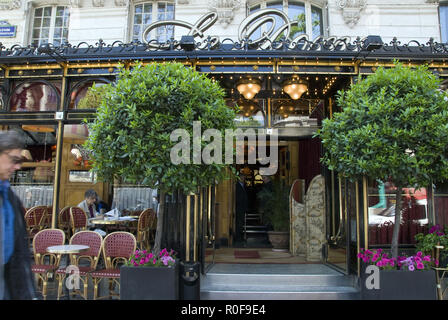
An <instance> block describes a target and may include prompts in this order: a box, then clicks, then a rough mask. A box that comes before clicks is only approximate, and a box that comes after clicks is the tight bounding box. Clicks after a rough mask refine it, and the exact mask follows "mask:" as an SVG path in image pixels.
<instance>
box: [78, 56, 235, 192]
mask: <svg viewBox="0 0 448 320" xmlns="http://www.w3.org/2000/svg"><path fill="white" fill-rule="evenodd" d="M103 87H106V88H107V89H105V92H104V94H103V97H102V100H101V105H100V106H99V108H98V109H97V116H96V119H95V120H94V121H93V123H91V124H89V132H90V134H89V138H88V140H87V141H86V148H87V149H89V151H90V152H91V153H92V160H93V164H92V166H93V170H94V171H95V172H97V174H98V177H99V178H100V179H102V180H105V181H112V180H113V179H114V178H118V177H121V178H123V179H126V180H127V181H129V182H131V183H141V184H143V185H147V186H149V187H152V188H157V189H159V190H161V191H164V192H168V193H171V192H172V191H174V190H177V189H180V190H182V191H184V192H185V193H189V192H194V191H197V188H198V187H199V186H206V185H210V184H214V183H215V182H217V181H220V180H221V179H223V178H225V176H226V174H227V173H226V170H225V168H226V167H227V165H225V164H224V161H222V163H223V164H210V165H206V164H204V163H202V162H201V164H193V161H191V164H178V165H176V164H173V163H172V162H171V159H170V151H171V149H172V147H173V146H174V145H176V144H177V143H178V142H179V141H174V142H173V141H171V140H170V134H171V133H172V132H173V131H174V130H175V129H185V130H187V131H188V132H189V134H190V136H191V137H193V121H201V129H202V133H203V132H204V131H205V130H206V129H209V128H213V129H217V130H219V131H221V133H222V137H223V139H222V140H223V143H224V141H225V139H224V130H225V129H234V128H235V126H234V122H233V120H234V118H235V114H236V113H235V110H233V109H231V108H229V107H227V106H226V104H225V100H224V91H223V89H222V88H221V87H220V86H219V84H218V83H215V82H214V81H212V80H211V79H209V78H207V77H206V75H204V74H200V73H198V72H196V71H194V70H192V69H191V68H188V67H185V66H184V65H182V64H180V63H167V64H157V63H152V64H148V65H146V66H143V65H142V64H141V63H139V64H137V65H136V66H135V67H134V68H132V69H131V70H128V69H125V68H123V67H121V68H120V73H119V76H118V80H117V82H116V83H115V84H108V85H104V86H103ZM192 140H193V139H192V138H191V139H190V154H191V155H193V141H192ZM209 143H210V142H205V141H202V142H201V144H202V148H203V147H204V146H205V145H207V144H209ZM202 148H201V149H202ZM223 150H225V149H224V147H223ZM190 158H192V156H191V157H190ZM223 159H224V156H223Z"/></svg>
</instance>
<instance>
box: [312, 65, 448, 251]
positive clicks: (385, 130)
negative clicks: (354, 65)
mask: <svg viewBox="0 0 448 320" xmlns="http://www.w3.org/2000/svg"><path fill="white" fill-rule="evenodd" d="M439 84H440V81H439V80H438V78H437V77H436V76H434V75H433V74H432V73H431V72H429V71H428V69H427V67H426V66H418V67H416V68H414V69H411V68H408V67H405V66H403V65H402V64H401V63H399V62H396V63H395V67H394V68H390V69H385V68H382V67H380V68H378V69H377V71H376V72H375V73H374V74H372V75H370V76H368V77H367V78H365V79H364V80H361V81H358V82H357V83H356V84H354V85H352V86H351V88H350V89H349V90H347V91H340V92H338V97H337V103H338V105H339V106H340V107H341V108H342V111H341V112H339V113H335V114H334V117H333V118H332V119H326V120H324V121H323V123H322V128H321V130H320V131H319V132H318V136H319V137H320V138H321V139H322V144H323V147H324V150H325V152H324V156H323V158H322V161H323V163H324V164H325V165H327V166H328V168H329V169H330V170H334V171H337V172H339V173H340V174H341V175H342V176H344V177H346V178H349V179H350V180H352V181H353V180H356V179H359V178H361V177H364V176H366V177H369V178H372V179H380V180H382V181H391V182H393V183H394V185H395V186H396V192H395V197H396V202H395V203H396V205H395V225H394V230H393V236H392V243H391V250H392V255H393V257H397V255H398V235H399V227H400V221H401V207H402V203H401V200H402V199H401V194H402V188H403V187H415V188H416V189H419V188H421V187H428V186H430V185H431V184H432V183H433V182H437V181H442V180H445V179H447V178H448V157H447V156H448V144H447V141H448V103H447V100H446V99H447V95H446V93H444V92H442V91H440V90H439Z"/></svg>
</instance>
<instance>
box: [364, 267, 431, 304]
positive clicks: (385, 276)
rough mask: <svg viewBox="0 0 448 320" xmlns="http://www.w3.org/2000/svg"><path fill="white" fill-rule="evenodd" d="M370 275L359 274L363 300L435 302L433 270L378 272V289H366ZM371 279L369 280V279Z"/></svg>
mask: <svg viewBox="0 0 448 320" xmlns="http://www.w3.org/2000/svg"><path fill="white" fill-rule="evenodd" d="M369 276H371V274H370V275H369V274H366V273H365V272H362V273H361V278H360V281H361V283H360V287H361V299H363V300H436V299H437V295H436V294H437V291H436V274H435V271H434V270H425V271H417V270H416V271H401V270H380V271H379V283H380V286H379V289H367V287H366V282H369V283H371V281H369V279H367V278H368V277H369ZM370 279H371V278H370Z"/></svg>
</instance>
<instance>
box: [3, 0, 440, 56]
mask: <svg viewBox="0 0 448 320" xmlns="http://www.w3.org/2000/svg"><path fill="white" fill-rule="evenodd" d="M262 9H278V10H280V11H282V12H283V13H284V16H278V17H276V21H275V23H270V22H267V23H264V24H263V25H262V26H261V27H260V28H258V30H254V32H253V33H252V34H251V35H250V36H249V35H248V34H247V32H248V31H247V29H246V30H242V28H241V25H242V23H244V22H245V19H246V17H248V16H249V15H251V14H253V13H255V12H256V11H259V10H262ZM210 12H216V13H217V15H218V19H217V21H216V22H214V23H211V22H210V20H207V19H201V18H203V17H204V15H206V14H207V13H210ZM252 17H253V15H252ZM282 19H289V21H290V22H291V33H290V36H291V37H292V39H294V38H295V37H297V36H300V35H307V37H308V39H309V40H315V39H316V38H318V37H324V38H327V37H336V38H341V37H346V36H348V37H350V38H351V39H352V40H354V39H355V38H356V37H358V36H359V37H361V38H363V37H366V36H367V35H380V36H381V37H382V39H383V41H384V42H385V43H388V42H390V41H392V39H393V38H394V37H396V38H397V39H398V40H399V41H401V43H402V44H404V43H408V42H410V41H412V40H416V41H418V42H419V43H422V44H425V43H426V42H427V41H429V39H430V38H433V39H434V41H437V42H447V40H448V39H447V37H448V1H447V2H446V3H445V2H443V1H440V2H439V1H437V0H408V1H403V0H395V1H385V0H328V1H325V0H302V1H297V0H273V1H272V0H261V1H260V0H246V1H244V0H176V1H144V0H31V1H26V0H1V1H0V24H1V25H0V27H3V28H5V29H3V31H2V32H0V42H1V43H2V44H3V46H5V47H6V48H9V47H11V46H13V45H16V44H18V45H21V46H28V45H42V44H45V43H52V44H54V45H55V46H58V45H60V44H62V43H64V42H68V43H70V44H72V45H76V44H79V43H81V42H86V43H88V44H92V45H95V44H96V43H97V42H98V40H99V39H102V40H103V41H104V42H105V43H107V44H110V43H113V42H115V41H122V42H125V43H128V42H132V41H135V40H138V41H143V40H144V39H143V38H144V37H145V38H146V39H147V40H150V39H153V40H157V41H158V42H165V40H168V39H170V38H172V37H174V38H175V39H179V38H180V37H181V36H182V35H185V34H187V33H189V32H190V33H191V30H192V29H193V28H194V26H195V25H196V26H197V27H198V29H197V32H196V35H197V36H199V38H200V37H201V34H202V33H203V31H205V30H206V29H207V32H206V35H205V33H204V37H206V36H207V35H211V36H214V37H215V36H216V37H219V38H220V39H221V40H222V39H225V38H230V39H232V40H241V38H242V37H244V36H249V38H251V39H253V40H256V39H258V38H259V37H261V36H262V34H263V32H267V33H269V32H271V31H272V32H273V33H275V31H276V30H278V29H276V28H279V26H280V25H282V24H284V23H283V22H282ZM162 20H176V21H178V22H179V23H178V24H177V25H175V26H174V25H162V26H160V27H158V28H153V29H152V30H149V32H148V31H147V32H146V33H145V28H146V27H147V26H148V25H150V24H151V23H154V22H157V21H162ZM258 21H260V20H258ZM277 23H279V24H277ZM255 25H256V23H255V24H252V25H251V26H255ZM273 25H277V27H275V26H273ZM9 26H12V27H13V28H11V27H9ZM14 27H15V28H14ZM271 27H272V28H273V30H268V29H270V28H271ZM5 31H7V32H5ZM199 38H198V39H199Z"/></svg>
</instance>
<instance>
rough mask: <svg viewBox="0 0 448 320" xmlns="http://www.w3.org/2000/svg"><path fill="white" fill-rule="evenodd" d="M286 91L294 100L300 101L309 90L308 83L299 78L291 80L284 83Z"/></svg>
mask: <svg viewBox="0 0 448 320" xmlns="http://www.w3.org/2000/svg"><path fill="white" fill-rule="evenodd" d="M282 86H283V91H285V92H286V93H287V94H288V95H289V96H290V97H291V99H293V100H297V99H299V98H300V97H301V96H302V94H303V93H304V92H306V91H307V90H308V82H307V81H306V80H302V79H299V78H291V79H288V80H285V81H284V82H283V85H282Z"/></svg>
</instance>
